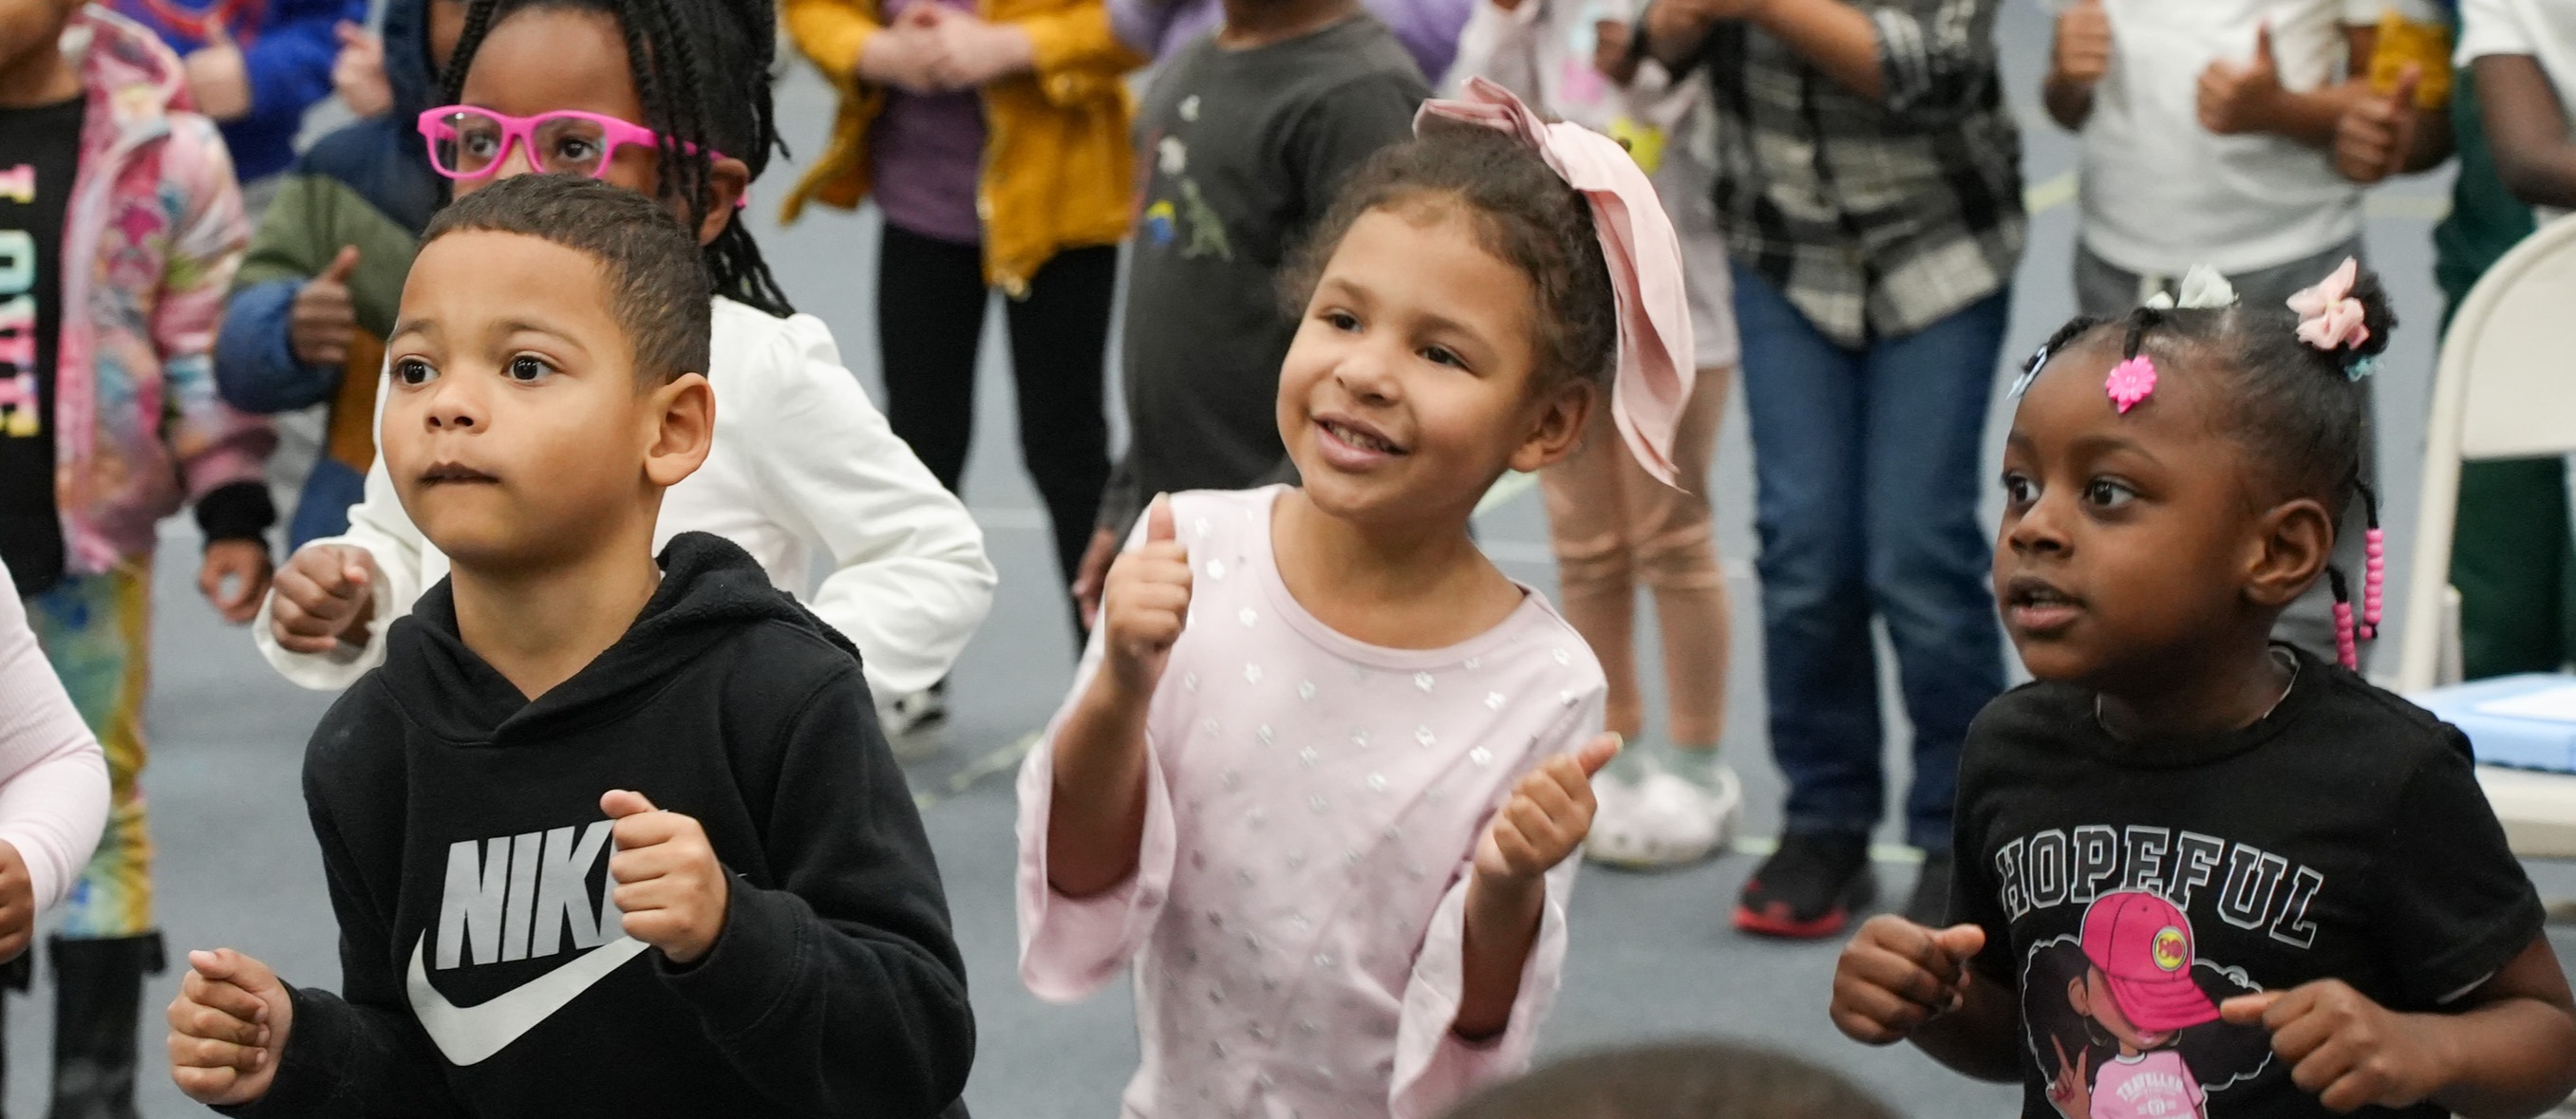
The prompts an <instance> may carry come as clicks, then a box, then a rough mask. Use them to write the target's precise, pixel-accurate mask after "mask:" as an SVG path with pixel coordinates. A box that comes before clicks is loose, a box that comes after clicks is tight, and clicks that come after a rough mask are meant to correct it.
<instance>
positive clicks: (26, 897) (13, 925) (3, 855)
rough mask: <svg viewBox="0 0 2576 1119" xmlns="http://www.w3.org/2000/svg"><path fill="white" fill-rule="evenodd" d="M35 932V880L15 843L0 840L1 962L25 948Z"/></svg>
mask: <svg viewBox="0 0 2576 1119" xmlns="http://www.w3.org/2000/svg"><path fill="white" fill-rule="evenodd" d="M35 931H36V880H35V879H34V878H31V877H29V876H28V874H27V860H26V858H25V857H23V856H21V855H20V854H18V848H17V845H15V844H13V843H10V842H8V841H7V840H0V961H6V960H14V959H17V958H18V954H19V953H21V952H25V951H26V950H27V940H28V938H30V937H32V936H34V935H35Z"/></svg>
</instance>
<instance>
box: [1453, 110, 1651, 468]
mask: <svg viewBox="0 0 2576 1119" xmlns="http://www.w3.org/2000/svg"><path fill="white" fill-rule="evenodd" d="M1434 122H1449V123H1454V124H1463V125H1471V126H1481V127H1485V128H1492V129H1495V130H1498V131H1501V132H1503V133H1505V134H1507V135H1510V136H1513V137H1515V138H1517V139H1518V140H1520V142H1521V143H1523V144H1525V145H1527V146H1528V147H1529V148H1531V149H1532V150H1534V151H1536V152H1537V153H1538V155H1539V158H1540V159H1542V160H1545V161H1546V163H1547V165H1548V167H1549V168H1551V169H1553V170H1554V171H1555V172H1556V173H1557V176H1558V177H1559V178H1562V179H1564V180H1565V183H1566V185H1567V186H1570V187H1572V188H1574V190H1576V191H1577V192H1579V193H1581V194H1582V195H1583V199H1584V201H1585V202H1586V203H1587V204H1589V205H1590V206H1591V208H1592V228H1593V231H1594V233H1595V234H1596V235H1598V236H1599V237H1600V239H1601V257H1602V261H1603V263H1605V264H1608V265H1609V267H1610V290H1611V292H1612V294H1613V296H1614V297H1615V298H1616V301H1617V308H1616V309H1617V314H1618V324H1619V364H1618V372H1617V374H1616V375H1615V376H1614V377H1613V378H1612V380H1611V387H1610V415H1611V418H1612V419H1613V420H1614V421H1616V423H1617V425H1618V428H1619V434H1620V436H1621V437H1622V438H1624V439H1625V440H1626V441H1627V444H1628V450H1629V453H1630V454H1632V455H1634V456H1636V459H1637V463H1638V465H1640V466H1643V467H1645V468H1646V473H1648V474H1651V475H1653V476H1654V477H1655V478H1656V479H1658V480H1660V481H1662V482H1664V483H1665V484H1666V485H1677V484H1680V483H1678V482H1676V480H1675V475H1674V469H1675V468H1674V464H1673V443H1674V441H1675V439H1676V438H1678V433H1679V431H1680V428H1681V417H1682V413H1683V411H1684V410H1685V409H1686V408H1687V407H1688V405H1689V401H1690V394H1691V382H1692V379H1693V378H1694V377H1695V376H1696V375H1697V368H1696V366H1695V365H1694V364H1693V358H1694V357H1695V355H1696V350H1697V348H1696V346H1695V345H1694V344H1693V340H1692V338H1691V321H1690V302H1689V300H1688V299H1687V298H1686V297H1685V293H1684V288H1683V280H1682V257H1681V242H1680V240H1679V239H1677V238H1676V237H1675V236H1674V235H1673V225H1672V220H1671V219H1670V218H1667V217H1666V216H1665V215H1664V207H1663V204H1662V203H1661V202H1658V201H1656V199H1655V188H1654V184H1653V183H1651V182H1649V181H1648V180H1647V178H1646V173H1645V172H1644V171H1641V170H1639V169H1638V168H1637V161H1636V160H1635V159H1634V158H1632V157H1630V156H1629V154H1628V149H1626V148H1624V147H1621V146H1620V145H1619V142H1618V141H1616V140H1613V139H1611V138H1609V137H1607V136H1604V135H1602V134H1600V133H1598V132H1594V131H1592V130H1591V129H1588V128H1585V127H1583V126H1581V125H1576V124H1566V123H1563V122H1549V121H1547V120H1545V119H1543V118H1541V117H1540V116H1539V115H1538V114H1537V113H1534V112H1531V111H1530V108H1529V106H1528V105H1525V104H1523V103H1522V102H1521V99H1520V98H1518V97H1515V96H1513V95H1512V92H1511V91H1510V90H1508V89H1505V88H1503V87H1502V86H1500V85H1497V84H1495V83H1493V82H1491V81H1488V80H1486V79H1484V78H1470V79H1468V81H1467V85H1466V88H1464V89H1463V90H1461V91H1459V95H1458V96H1457V97H1456V98H1453V99H1448V100H1437V101H1426V102H1423V103H1422V108H1421V109H1420V110H1419V111H1418V112H1417V113H1416V114H1415V115H1414V118H1413V131H1414V134H1415V135H1417V136H1418V135H1421V134H1422V133H1423V132H1424V131H1425V130H1426V128H1428V127H1430V126H1432V125H1433V124H1434ZM1687 481H1689V483H1690V484H1691V485H1698V484H1699V482H1698V481H1697V480H1696V479H1689V480H1687Z"/></svg>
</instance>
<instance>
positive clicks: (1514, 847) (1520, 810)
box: [1476, 734, 1619, 885]
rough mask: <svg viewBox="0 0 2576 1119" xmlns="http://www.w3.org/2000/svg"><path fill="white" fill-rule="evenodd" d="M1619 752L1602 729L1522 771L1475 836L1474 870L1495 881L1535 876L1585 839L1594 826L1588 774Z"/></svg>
mask: <svg viewBox="0 0 2576 1119" xmlns="http://www.w3.org/2000/svg"><path fill="white" fill-rule="evenodd" d="M1618 754H1619V736H1618V735H1615V734H1605V735H1602V736H1601V737H1599V738H1595V739H1593V740H1592V741H1591V742H1589V743H1587V744H1585V746H1584V747H1583V749H1581V750H1578V751H1575V752H1574V753H1571V754H1559V755H1557V756H1555V757H1553V758H1549V759H1548V760H1547V761H1546V762H1545V763H1543V764H1541V765H1540V766H1539V767H1538V768H1537V769H1533V770H1531V771H1529V772H1528V773H1525V774H1522V775H1521V779H1520V783H1519V784H1517V785H1514V786H1512V799H1511V800H1509V801H1507V802H1505V803H1504V805H1503V809H1502V811H1500V812H1496V813H1494V825H1493V826H1492V827H1490V828H1487V829H1485V836H1484V838H1483V839H1480V840H1477V841H1476V876H1477V877H1479V878H1482V879H1485V880H1486V881H1488V882H1491V883H1494V884H1496V885H1510V884H1527V883H1531V882H1536V881H1537V880H1538V879H1539V878H1540V877H1542V876H1544V875H1545V874H1546V873H1547V872H1548V871H1551V870H1554V869H1556V864H1558V863H1561V862H1564V861H1565V859H1566V856H1568V855H1571V854H1573V853H1574V850H1575V848H1577V847H1581V846H1582V845H1583V837H1584V836H1586V835H1589V834H1591V832H1592V813H1593V809H1594V808H1595V807H1596V805H1595V803H1594V801H1593V799H1592V775H1593V774H1595V773H1599V772H1601V767H1602V766H1605V765H1608V764H1610V759H1611V758H1614V757H1617V756H1618Z"/></svg>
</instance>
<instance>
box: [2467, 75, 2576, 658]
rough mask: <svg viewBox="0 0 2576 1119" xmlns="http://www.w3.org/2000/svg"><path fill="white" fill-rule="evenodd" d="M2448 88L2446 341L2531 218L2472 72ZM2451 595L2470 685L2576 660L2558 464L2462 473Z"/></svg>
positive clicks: (2572, 556) (2506, 465) (2574, 590)
mask: <svg viewBox="0 0 2576 1119" xmlns="http://www.w3.org/2000/svg"><path fill="white" fill-rule="evenodd" d="M2452 88H2453V89H2454V91H2455V94H2454V96H2453V98H2452V105H2451V108H2452V114H2451V128H2452V133H2453V135H2454V136H2455V137H2456V138H2457V140H2458V143H2459V152H2460V174H2459V178H2458V179H2457V180H2455V181H2454V184H2453V186H2452V188H2451V216H2450V217H2448V218H2445V219H2443V221H2442V224H2441V225H2440V226H2439V227H2437V228H2435V229H2434V231H2433V246H2434V266H2433V271H2434V275H2435V277H2436V278H2437V279H2438V280H2439V281H2440V282H2441V285H2442V295H2443V301H2444V304H2445V305H2444V307H2443V313H2442V326H2443V329H2444V330H2446V331H2447V330H2448V329H2449V328H2450V325H2451V324H2450V315H2451V312H2452V311H2455V310H2457V309H2458V308H2459V305H2460V300H2461V299H2462V298H2464V297H2466V296H2467V295H2468V293H2469V288H2470V287H2471V286H2472V285H2474V284H2475V283H2476V282H2477V279H2478V277H2479V276H2481V275H2483V274H2485V272H2486V270H2487V268H2488V266H2490V265H2492V264H2494V263H2495V261H2496V258H2497V257H2500V256H2503V255H2504V253H2505V250H2507V249H2510V248H2512V247H2513V246H2514V244H2515V243H2516V242H2518V241H2520V240H2522V239H2523V238H2524V237H2527V236H2529V235H2530V234H2531V230H2532V216H2531V208H2530V207H2528V206H2525V205H2523V204H2522V202H2521V201H2520V200H2518V199H2516V198H2514V197H2513V195H2512V194H2511V193H2510V192H2508V191H2506V190H2505V188H2504V183H2503V181H2502V180H2501V179H2500V178H2499V177H2498V176H2497V175H2496V170H2495V160H2494V157H2493V156H2492V155H2490V154H2489V152H2488V150H2487V144H2486V130H2485V128H2484V126H2483V122H2482V121H2481V119H2480V117H2479V115H2478V102H2477V90H2476V88H2475V86H2474V84H2473V83H2472V82H2471V81H2470V79H2469V72H2468V71H2466V70H2462V71H2460V72H2459V73H2458V76H2457V80H2456V81H2455V82H2454V83H2453V86H2452ZM2451 585H2452V586H2454V587H2457V588H2459V591H2460V643H2461V653H2462V658H2461V659H2462V661H2463V664H2464V666H2465V668H2466V669H2467V675H2468V677H2469V678H2470V679H2472V680H2475V679H2477V678H2479V677H2482V676H2500V675H2503V674H2505V673H2510V672H2555V671H2557V670H2558V669H2560V668H2561V667H2564V666H2565V665H2566V664H2568V662H2570V661H2571V660H2576V541H2571V539H2570V537H2569V525H2568V513H2567V465H2566V462H2565V461H2564V460H2562V459H2558V458H2546V459H2506V460H2500V461H2493V462H2470V463H2463V464H2461V466H2460V506H2459V521H2458V524H2457V525H2456V526H2455V527H2454V528H2453V530H2452V532H2451Z"/></svg>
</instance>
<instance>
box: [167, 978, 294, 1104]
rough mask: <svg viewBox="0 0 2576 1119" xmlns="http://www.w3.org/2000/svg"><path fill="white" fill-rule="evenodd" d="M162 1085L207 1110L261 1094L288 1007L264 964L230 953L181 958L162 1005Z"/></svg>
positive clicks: (281, 1043) (272, 1071)
mask: <svg viewBox="0 0 2576 1119" xmlns="http://www.w3.org/2000/svg"><path fill="white" fill-rule="evenodd" d="M169 1017H170V1040H169V1049H170V1079H171V1080H172V1081H174V1082H176V1083H177V1084H178V1085H179V1090H180V1091H182V1092H185V1093H187V1095H188V1098H189V1099H192V1100H195V1101H197V1102H198V1103H201V1104H205V1105H207V1106H209V1107H229V1106H234V1105H238V1104H246V1103H249V1102H251V1101H253V1100H256V1099H258V1098H260V1097H261V1096H265V1095H267V1094H268V1086H269V1084H270V1083H271V1082H272V1081H274V1080H276V1079H277V1060H278V1057H279V1056H281V1055H282V1054H284V1053H285V1052H286V1032H287V1028H288V1027H289V1026H290V1025H291V1024H292V1023H293V1022H294V1019H295V1004H294V1002H293V1001H291V1000H289V999H288V998H287V995H286V985H285V984H283V983H280V982H278V981H277V973H276V972H273V971H270V970H269V969H268V965H267V964H263V963H261V962H259V961H258V960H254V959H252V958H250V957H248V956H245V955H242V954H241V953H239V952H236V951H233V950H232V949H230V948H218V949H216V950H215V951H212V952H190V953H188V974H187V975H186V976H185V977H184V978H182V979H180V980H179V997H178V998H176V999H173V1000H171V1002H170V1015H169Z"/></svg>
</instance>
